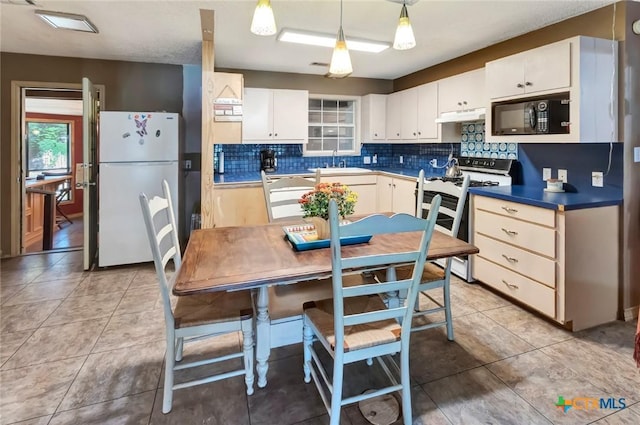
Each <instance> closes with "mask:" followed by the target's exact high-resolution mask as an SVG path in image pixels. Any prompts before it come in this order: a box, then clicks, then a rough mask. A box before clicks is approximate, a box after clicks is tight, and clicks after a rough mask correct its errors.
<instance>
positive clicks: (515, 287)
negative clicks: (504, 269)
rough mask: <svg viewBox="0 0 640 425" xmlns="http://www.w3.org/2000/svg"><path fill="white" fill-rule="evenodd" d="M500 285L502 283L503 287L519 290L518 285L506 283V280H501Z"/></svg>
mask: <svg viewBox="0 0 640 425" xmlns="http://www.w3.org/2000/svg"><path fill="white" fill-rule="evenodd" d="M502 283H504V284H505V285H507V287H508V288H511V289H519V288H518V285H514V284H513V283H509V282H507V281H506V280H504V279H502Z"/></svg>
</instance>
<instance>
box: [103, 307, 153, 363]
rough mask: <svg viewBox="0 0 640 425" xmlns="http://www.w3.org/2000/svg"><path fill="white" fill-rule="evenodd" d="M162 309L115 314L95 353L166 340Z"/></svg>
mask: <svg viewBox="0 0 640 425" xmlns="http://www.w3.org/2000/svg"><path fill="white" fill-rule="evenodd" d="M164 339H165V326H164V316H163V313H162V311H155V310H154V311H153V312H142V313H133V314H120V315H117V316H113V317H112V318H111V319H110V320H109V323H108V324H107V327H106V328H105V330H104V332H103V333H102V335H101V336H100V339H98V342H97V344H96V345H95V347H94V348H93V353H98V352H101V351H107V350H115V349H118V348H125V347H130V346H132V345H138V344H145V343H148V342H153V341H158V340H164Z"/></svg>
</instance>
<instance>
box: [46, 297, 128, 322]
mask: <svg viewBox="0 0 640 425" xmlns="http://www.w3.org/2000/svg"><path fill="white" fill-rule="evenodd" d="M123 295H124V291H121V292H114V293H110V294H100V295H87V296H84V297H69V298H67V299H66V300H64V301H63V302H62V304H60V307H58V309H57V310H56V311H55V312H54V313H53V314H52V315H51V316H50V317H49V318H48V319H47V320H46V321H45V322H44V323H43V326H55V325H62V324H65V323H71V322H79V321H82V320H91V319H99V318H102V317H109V316H111V314H112V313H113V312H114V311H115V309H116V307H117V306H118V303H119V302H120V299H122V296H123Z"/></svg>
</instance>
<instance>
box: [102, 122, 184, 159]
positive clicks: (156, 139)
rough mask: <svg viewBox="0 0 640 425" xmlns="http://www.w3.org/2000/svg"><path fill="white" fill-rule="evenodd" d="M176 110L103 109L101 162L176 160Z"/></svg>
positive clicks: (177, 147) (177, 139) (177, 137)
mask: <svg viewBox="0 0 640 425" xmlns="http://www.w3.org/2000/svg"><path fill="white" fill-rule="evenodd" d="M178 120H179V116H178V114H175V113H162V112H158V113H153V112H151V113H147V112H117V111H103V112H100V162H137V161H175V160H177V159H178V149H179V146H178V145H179V143H180V139H179V134H178Z"/></svg>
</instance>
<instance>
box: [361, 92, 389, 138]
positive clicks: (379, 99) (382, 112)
mask: <svg viewBox="0 0 640 425" xmlns="http://www.w3.org/2000/svg"><path fill="white" fill-rule="evenodd" d="M361 111H362V141H363V142H364V143H367V142H369V143H370V142H384V141H386V138H387V135H386V121H387V95H386V94H368V95H366V96H362V102H361Z"/></svg>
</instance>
